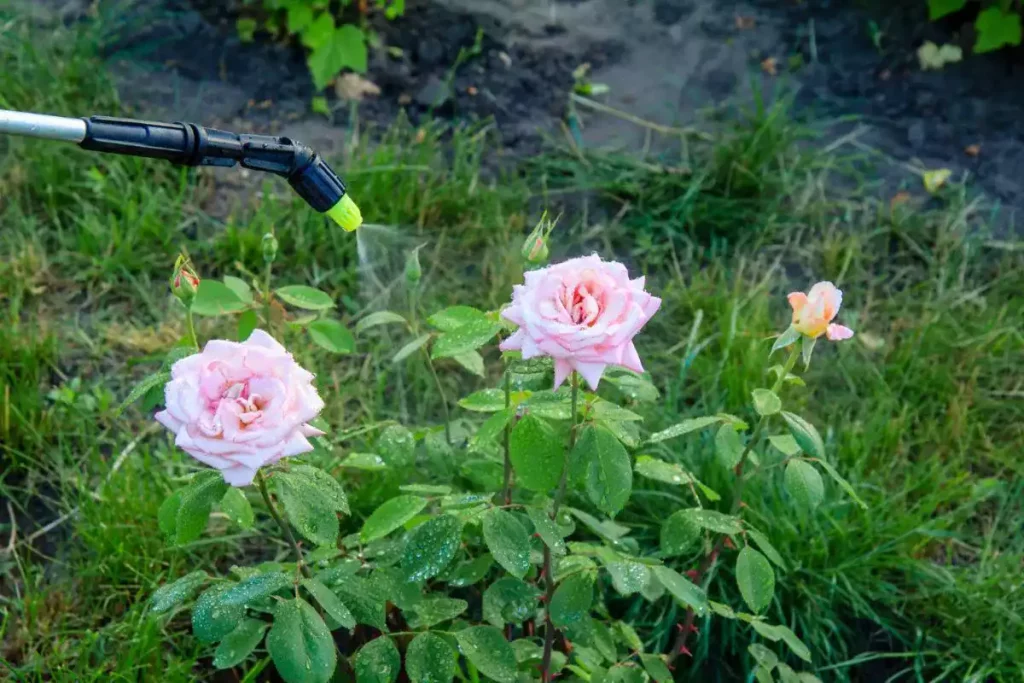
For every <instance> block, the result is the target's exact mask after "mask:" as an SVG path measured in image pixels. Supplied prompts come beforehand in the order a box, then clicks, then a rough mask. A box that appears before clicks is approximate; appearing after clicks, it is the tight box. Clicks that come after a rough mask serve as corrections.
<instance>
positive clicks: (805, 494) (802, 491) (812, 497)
mask: <svg viewBox="0 0 1024 683" xmlns="http://www.w3.org/2000/svg"><path fill="white" fill-rule="evenodd" d="M785 480H786V490H787V491H789V495H791V496H793V500H795V501H796V502H797V503H798V504H799V505H801V506H802V507H805V508H808V509H810V510H814V509H815V508H817V507H818V505H820V504H821V501H822V500H824V498H825V483H824V482H823V481H822V480H821V475H820V474H818V470H816V469H814V465H811V464H810V463H808V462H805V461H803V460H796V459H794V460H790V461H789V464H788V465H786V475H785Z"/></svg>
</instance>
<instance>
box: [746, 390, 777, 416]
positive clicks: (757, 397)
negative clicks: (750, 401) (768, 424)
mask: <svg viewBox="0 0 1024 683" xmlns="http://www.w3.org/2000/svg"><path fill="white" fill-rule="evenodd" d="M752 395H753V398H754V410H756V411H757V414H758V415H775V414H776V413H778V412H779V411H781V410H782V400H781V399H780V398H779V397H778V395H776V393H775V392H774V391H770V390H768V389H754V391H753V392H752Z"/></svg>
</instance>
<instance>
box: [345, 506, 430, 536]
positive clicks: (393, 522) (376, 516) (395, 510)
mask: <svg viewBox="0 0 1024 683" xmlns="http://www.w3.org/2000/svg"><path fill="white" fill-rule="evenodd" d="M426 506H427V499H426V498H420V497H419V496H397V497H395V498H392V499H391V500H389V501H387V502H385V503H384V504H382V505H381V506H380V507H379V508H377V509H376V510H374V511H373V513H372V514H371V515H370V516H369V517H367V519H366V521H365V522H364V523H363V529H362V531H360V532H359V537H360V538H361V539H362V541H363V543H369V542H370V541H375V540H377V539H378V538H384V537H385V536H387V535H388V534H390V533H391V532H392V531H394V530H395V529H398V528H401V527H402V525H404V524H405V523H406V522H408V521H409V520H410V519H412V518H413V517H415V516H416V515H418V514H419V513H420V511H421V510H423V508H425V507H426Z"/></svg>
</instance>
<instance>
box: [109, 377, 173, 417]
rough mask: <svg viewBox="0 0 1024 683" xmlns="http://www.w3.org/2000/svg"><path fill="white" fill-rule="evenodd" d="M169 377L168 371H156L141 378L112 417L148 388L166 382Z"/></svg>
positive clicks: (144, 393)
mask: <svg viewBox="0 0 1024 683" xmlns="http://www.w3.org/2000/svg"><path fill="white" fill-rule="evenodd" d="M170 379H171V373H170V372H157V373H154V374H152V375H149V376H148V377H145V378H143V379H142V380H141V381H140V382H139V383H138V384H136V385H135V387H134V388H132V390H131V393H129V394H128V396H127V397H126V398H125V399H124V400H123V401H122V402H121V405H119V406H118V407H117V409H116V410H115V411H114V417H119V416H120V415H121V413H123V412H124V411H125V408H127V407H128V406H130V405H131V404H133V403H135V402H136V401H138V400H139V399H140V398H142V397H143V396H145V395H146V394H147V393H149V390H150V389H155V388H156V387H159V386H162V385H165V384H167V382H169V381H170Z"/></svg>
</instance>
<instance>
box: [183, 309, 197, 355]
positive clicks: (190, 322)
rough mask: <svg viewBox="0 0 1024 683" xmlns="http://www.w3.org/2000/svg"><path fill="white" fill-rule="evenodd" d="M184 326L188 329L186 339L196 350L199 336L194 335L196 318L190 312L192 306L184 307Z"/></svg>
mask: <svg viewBox="0 0 1024 683" xmlns="http://www.w3.org/2000/svg"><path fill="white" fill-rule="evenodd" d="M185 327H186V329H188V340H189V342H190V343H191V344H192V346H193V348H195V350H196V351H198V350H199V337H197V336H196V320H195V316H194V315H193V313H192V306H191V305H189V306H187V307H186V308H185Z"/></svg>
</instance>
